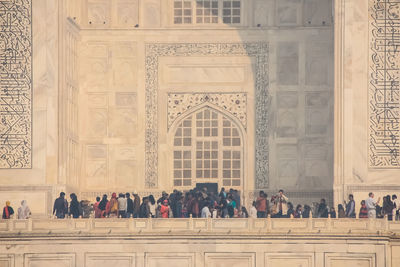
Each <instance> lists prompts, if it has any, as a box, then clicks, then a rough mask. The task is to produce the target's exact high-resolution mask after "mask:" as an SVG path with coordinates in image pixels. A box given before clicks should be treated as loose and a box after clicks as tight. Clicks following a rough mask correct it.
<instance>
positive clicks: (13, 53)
mask: <svg viewBox="0 0 400 267" xmlns="http://www.w3.org/2000/svg"><path fill="white" fill-rule="evenodd" d="M0 99H1V105H0V168H2V169H9V168H15V169H26V168H32V2H31V0H24V1H21V0H13V1H1V5H0Z"/></svg>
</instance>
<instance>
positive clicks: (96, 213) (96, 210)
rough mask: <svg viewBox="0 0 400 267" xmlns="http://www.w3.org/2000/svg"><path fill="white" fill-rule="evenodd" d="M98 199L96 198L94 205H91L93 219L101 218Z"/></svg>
mask: <svg viewBox="0 0 400 267" xmlns="http://www.w3.org/2000/svg"><path fill="white" fill-rule="evenodd" d="M99 206H100V197H99V196H97V197H96V203H94V204H93V210H94V217H95V218H101V209H100V207H99Z"/></svg>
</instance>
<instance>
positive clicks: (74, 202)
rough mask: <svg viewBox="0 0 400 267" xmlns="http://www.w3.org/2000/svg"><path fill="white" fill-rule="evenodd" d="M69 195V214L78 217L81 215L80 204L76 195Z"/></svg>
mask: <svg viewBox="0 0 400 267" xmlns="http://www.w3.org/2000/svg"><path fill="white" fill-rule="evenodd" d="M69 196H70V197H71V203H70V205H69V215H70V216H72V217H73V218H75V219H76V218H79V216H80V215H81V212H80V209H81V208H80V204H79V201H78V197H77V196H76V195H75V194H74V193H72V194H70V195H69Z"/></svg>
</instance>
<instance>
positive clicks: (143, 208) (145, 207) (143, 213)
mask: <svg viewBox="0 0 400 267" xmlns="http://www.w3.org/2000/svg"><path fill="white" fill-rule="evenodd" d="M149 216H150V206H149V198H147V197H144V198H143V201H142V205H140V211H139V218H149Z"/></svg>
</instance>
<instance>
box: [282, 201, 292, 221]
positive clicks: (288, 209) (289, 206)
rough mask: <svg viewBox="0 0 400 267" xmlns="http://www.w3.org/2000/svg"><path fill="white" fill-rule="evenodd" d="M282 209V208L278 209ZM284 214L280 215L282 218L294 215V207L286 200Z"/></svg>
mask: <svg viewBox="0 0 400 267" xmlns="http://www.w3.org/2000/svg"><path fill="white" fill-rule="evenodd" d="M280 211H282V210H280ZM285 213H286V214H285V215H282V218H292V217H294V207H293V204H292V202H287V210H286V212H285Z"/></svg>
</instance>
